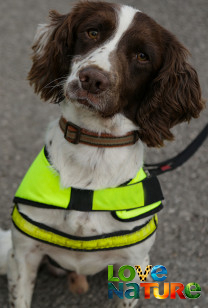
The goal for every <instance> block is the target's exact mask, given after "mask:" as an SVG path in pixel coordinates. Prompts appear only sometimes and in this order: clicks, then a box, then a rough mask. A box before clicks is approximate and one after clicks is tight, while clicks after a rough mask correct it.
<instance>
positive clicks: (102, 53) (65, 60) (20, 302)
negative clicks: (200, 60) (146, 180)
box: [1, 1, 204, 308]
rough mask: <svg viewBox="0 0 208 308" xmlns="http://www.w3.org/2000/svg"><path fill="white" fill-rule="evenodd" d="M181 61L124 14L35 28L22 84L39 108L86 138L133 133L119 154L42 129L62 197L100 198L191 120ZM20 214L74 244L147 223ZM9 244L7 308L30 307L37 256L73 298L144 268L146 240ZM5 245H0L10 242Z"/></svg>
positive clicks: (87, 7) (165, 34) (164, 41)
mask: <svg viewBox="0 0 208 308" xmlns="http://www.w3.org/2000/svg"><path fill="white" fill-rule="evenodd" d="M187 56H188V51H187V50H186V48H185V47H184V46H183V45H182V44H181V43H180V42H179V41H178V40H177V39H176V38H175V36H174V35H173V34H171V33H170V32H169V31H167V30H166V29H164V28H163V27H161V26H160V25H159V24H157V23H156V22H155V21H154V20H153V19H152V18H150V17H148V16H147V15H146V14H144V13H142V12H141V11H139V10H137V9H134V8H132V7H129V6H125V5H118V4H112V3H107V2H90V1H89V2H88V1H87V2H85V1H84V2H80V3H78V4H77V5H75V7H74V8H73V9H72V11H71V12H70V13H69V14H65V15H61V14H59V13H57V12H56V11H51V12H50V22H49V23H48V24H43V25H40V26H39V28H38V30H37V34H36V36H35V41H34V45H33V57H32V60H33V65H32V68H31V70H30V72H29V75H28V79H29V81H30V84H31V85H33V86H34V89H35V92H36V93H39V94H40V96H41V98H42V99H43V100H45V101H50V102H52V103H59V105H60V110H61V115H62V118H64V119H65V120H66V121H67V122H68V121H70V122H72V123H73V124H75V125H76V126H79V127H80V128H81V129H82V130H83V131H87V132H88V134H89V135H90V132H91V135H92V136H95V137H96V136H97V138H99V136H100V137H102V136H110V138H112V139H113V138H114V139H116V138H119V137H120V136H122V138H123V136H128V134H129V133H131V132H132V131H137V133H138V138H136V139H135V140H134V142H132V143H131V144H127V145H126V146H124V144H123V145H122V146H113V147H111V146H110V147H108V146H99V144H98V145H97V146H96V144H93V145H91V144H90V142H88V143H84V142H79V141H80V140H77V139H76V140H71V142H70V140H69V138H68V139H67V138H65V137H66V136H64V134H63V132H62V129H61V127H60V123H59V119H57V120H56V121H54V122H53V123H51V124H50V125H49V128H48V130H47V134H46V147H47V151H48V157H49V159H50V163H51V165H52V167H53V168H54V169H55V171H56V172H58V173H59V176H60V185H61V186H62V187H64V188H68V187H74V188H76V189H84V190H100V189H104V188H109V187H117V186H119V185H121V184H122V183H125V182H127V181H129V180H130V179H132V178H134V177H135V175H136V174H137V172H138V170H139V169H140V168H141V167H142V165H143V144H146V145H147V146H149V147H160V146H162V145H163V142H164V140H172V139H173V134H172V133H171V128H172V127H173V126H174V125H176V124H178V123H180V122H183V121H189V120H190V119H191V118H197V117H198V116H199V113H200V112H201V110H202V109H203V107H204V102H203V100H202V99H201V90H200V86H199V82H198V78H197V73H196V71H195V70H194V69H193V68H192V66H191V65H189V64H188V63H187ZM74 141H76V142H74ZM74 143H76V144H74ZM19 210H20V211H21V213H23V214H24V215H26V216H27V217H29V218H30V219H32V220H33V221H36V222H39V223H43V224H45V225H48V226H49V227H53V228H55V229H57V230H59V231H60V232H64V233H67V234H70V235H72V236H80V237H89V236H97V235H101V234H106V233H111V232H116V231H120V230H124V231H125V230H132V229H134V228H135V227H138V226H140V225H143V224H145V223H146V222H147V221H148V220H149V219H150V218H151V216H149V217H145V218H141V219H139V220H135V221H134V220H133V221H129V222H128V223H127V222H122V221H119V220H116V219H115V218H114V217H113V216H112V215H111V213H110V212H105V211H104V212H96V211H94V212H83V211H76V210H71V211H70V210H69V211H63V210H61V209H60V210H57V209H56V210H53V209H47V210H46V209H41V208H37V207H32V206H27V205H24V204H19ZM12 234H13V236H12V243H11V245H10V246H11V247H7V249H10V252H9V257H8V259H9V262H8V278H9V292H10V307H14V308H29V307H30V305H31V298H32V293H33V287H34V281H35V277H36V273H37V269H38V266H39V264H40V262H41V260H42V258H43V257H44V256H45V255H47V256H49V257H50V258H51V259H53V260H54V261H55V262H56V263H58V264H59V265H60V266H61V267H62V268H64V269H66V270H70V271H73V274H71V276H70V277H72V279H71V281H70V283H71V286H70V288H71V290H73V291H74V292H75V293H76V292H77V293H81V292H84V291H86V290H87V289H88V286H87V282H86V278H85V277H84V276H83V275H92V274H95V273H97V272H99V271H101V270H103V269H104V268H106V267H107V265H109V264H114V267H115V268H116V269H118V268H119V267H120V266H121V265H123V264H133V265H134V264H140V265H141V266H142V268H145V267H146V265H148V264H149V256H148V253H149V250H150V248H151V246H152V244H153V242H154V239H155V233H154V234H153V235H152V236H151V237H149V238H148V239H146V240H145V241H143V242H141V243H140V244H138V245H134V246H131V247H128V248H123V249H119V250H116V249H114V250H110V251H109V250H108V251H94V252H80V251H74V250H66V249H61V248H58V247H55V246H50V245H47V244H45V243H40V242H39V241H35V240H34V239H30V238H29V237H26V236H25V235H23V234H22V233H21V232H19V231H18V230H17V229H16V228H14V227H13V228H12ZM3 236H4V233H3V232H1V238H2V237H3ZM5 236H7V238H8V241H7V244H8V243H9V241H10V240H9V239H10V233H8V232H7V233H5ZM7 246H9V245H7ZM6 253H7V252H6V251H4V256H3V255H2V258H1V260H4V259H6V257H5V256H6ZM2 254H3V253H2ZM1 263H2V261H1ZM1 268H2V269H3V268H4V265H2V264H1ZM2 271H3V270H2ZM48 297H49V295H48ZM136 303H137V300H136V299H133V300H129V299H123V300H121V299H120V300H118V304H117V306H118V307H126V306H127V304H128V305H129V304H130V306H128V307H134V306H135V305H136ZM98 305H100V304H98Z"/></svg>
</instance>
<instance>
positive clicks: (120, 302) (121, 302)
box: [116, 298, 139, 308]
mask: <svg viewBox="0 0 208 308" xmlns="http://www.w3.org/2000/svg"><path fill="white" fill-rule="evenodd" d="M136 307H137V308H138V307H139V304H138V299H136V298H134V299H127V298H125V299H117V302H116V308H136Z"/></svg>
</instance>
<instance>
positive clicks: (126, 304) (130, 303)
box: [114, 255, 149, 308]
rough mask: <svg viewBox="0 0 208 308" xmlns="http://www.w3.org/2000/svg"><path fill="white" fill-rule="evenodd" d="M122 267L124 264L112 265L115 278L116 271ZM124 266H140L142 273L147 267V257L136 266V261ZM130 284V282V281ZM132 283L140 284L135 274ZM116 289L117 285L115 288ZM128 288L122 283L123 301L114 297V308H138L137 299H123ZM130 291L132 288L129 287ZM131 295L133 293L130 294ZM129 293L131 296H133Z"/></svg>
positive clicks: (129, 261) (130, 261)
mask: <svg viewBox="0 0 208 308" xmlns="http://www.w3.org/2000/svg"><path fill="white" fill-rule="evenodd" d="M122 265H124V264H116V265H114V269H115V275H116V276H117V273H118V270H119V268H120V267H121V266H122ZM126 265H131V266H134V265H140V266H141V267H142V270H143V271H144V270H145V268H146V266H147V265H149V256H148V255H147V256H146V258H144V259H143V261H142V262H140V263H139V264H138V260H136V261H135V260H134V261H132V260H128V262H127V263H126ZM130 282H131V281H130ZM132 282H134V283H137V284H138V285H139V284H140V282H141V281H140V278H139V276H138V275H137V274H136V276H135V278H134V280H133V281H132ZM116 287H118V285H117V286H116ZM127 289H128V288H127V287H126V283H125V282H124V291H123V299H120V298H118V297H116V308H135V307H139V300H140V299H139V298H132V299H128V298H126V297H125V291H126V290H127ZM131 289H132V287H131ZM132 293H133V292H132ZM132 293H131V295H133V294H132Z"/></svg>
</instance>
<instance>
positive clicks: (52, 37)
mask: <svg viewBox="0 0 208 308" xmlns="http://www.w3.org/2000/svg"><path fill="white" fill-rule="evenodd" d="M49 17H50V23H49V24H43V25H40V26H39V27H38V29H37V33H36V36H35V39H34V44H33V46H32V49H33V55H32V61H33V65H32V67H31V70H30V72H29V74H28V80H29V81H30V84H31V85H34V89H35V92H36V93H40V95H41V98H42V99H44V100H45V101H47V100H49V99H50V100H51V101H52V102H54V101H56V100H59V98H60V97H61V96H62V88H63V87H62V83H63V81H64V78H65V77H66V76H67V73H68V72H69V67H70V56H71V55H72V52H73V51H72V48H73V37H72V31H70V15H69V14H67V15H60V14H59V13H57V12H56V11H50V14H49Z"/></svg>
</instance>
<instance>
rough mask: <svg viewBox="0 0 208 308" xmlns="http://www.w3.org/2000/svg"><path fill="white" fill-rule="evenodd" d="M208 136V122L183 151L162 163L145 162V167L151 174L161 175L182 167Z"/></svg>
mask: <svg viewBox="0 0 208 308" xmlns="http://www.w3.org/2000/svg"><path fill="white" fill-rule="evenodd" d="M207 136H208V124H207V125H206V126H205V127H204V128H203V130H202V131H201V132H200V133H199V134H198V136H196V138H195V139H194V140H193V141H192V142H191V143H190V144H189V145H188V146H187V147H186V148H185V149H184V150H183V151H182V152H181V153H179V154H178V155H176V156H174V157H172V158H170V159H167V160H165V161H163V162H160V163H155V164H144V168H146V169H147V170H148V171H149V173H150V175H159V174H163V173H165V172H168V171H172V170H174V169H176V168H178V167H180V166H181V165H183V164H184V163H185V162H186V161H187V160H188V159H189V158H190V157H191V156H192V155H193V154H194V153H195V152H196V151H197V150H198V148H199V147H200V146H201V145H202V143H203V142H204V141H205V139H206V137H207Z"/></svg>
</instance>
